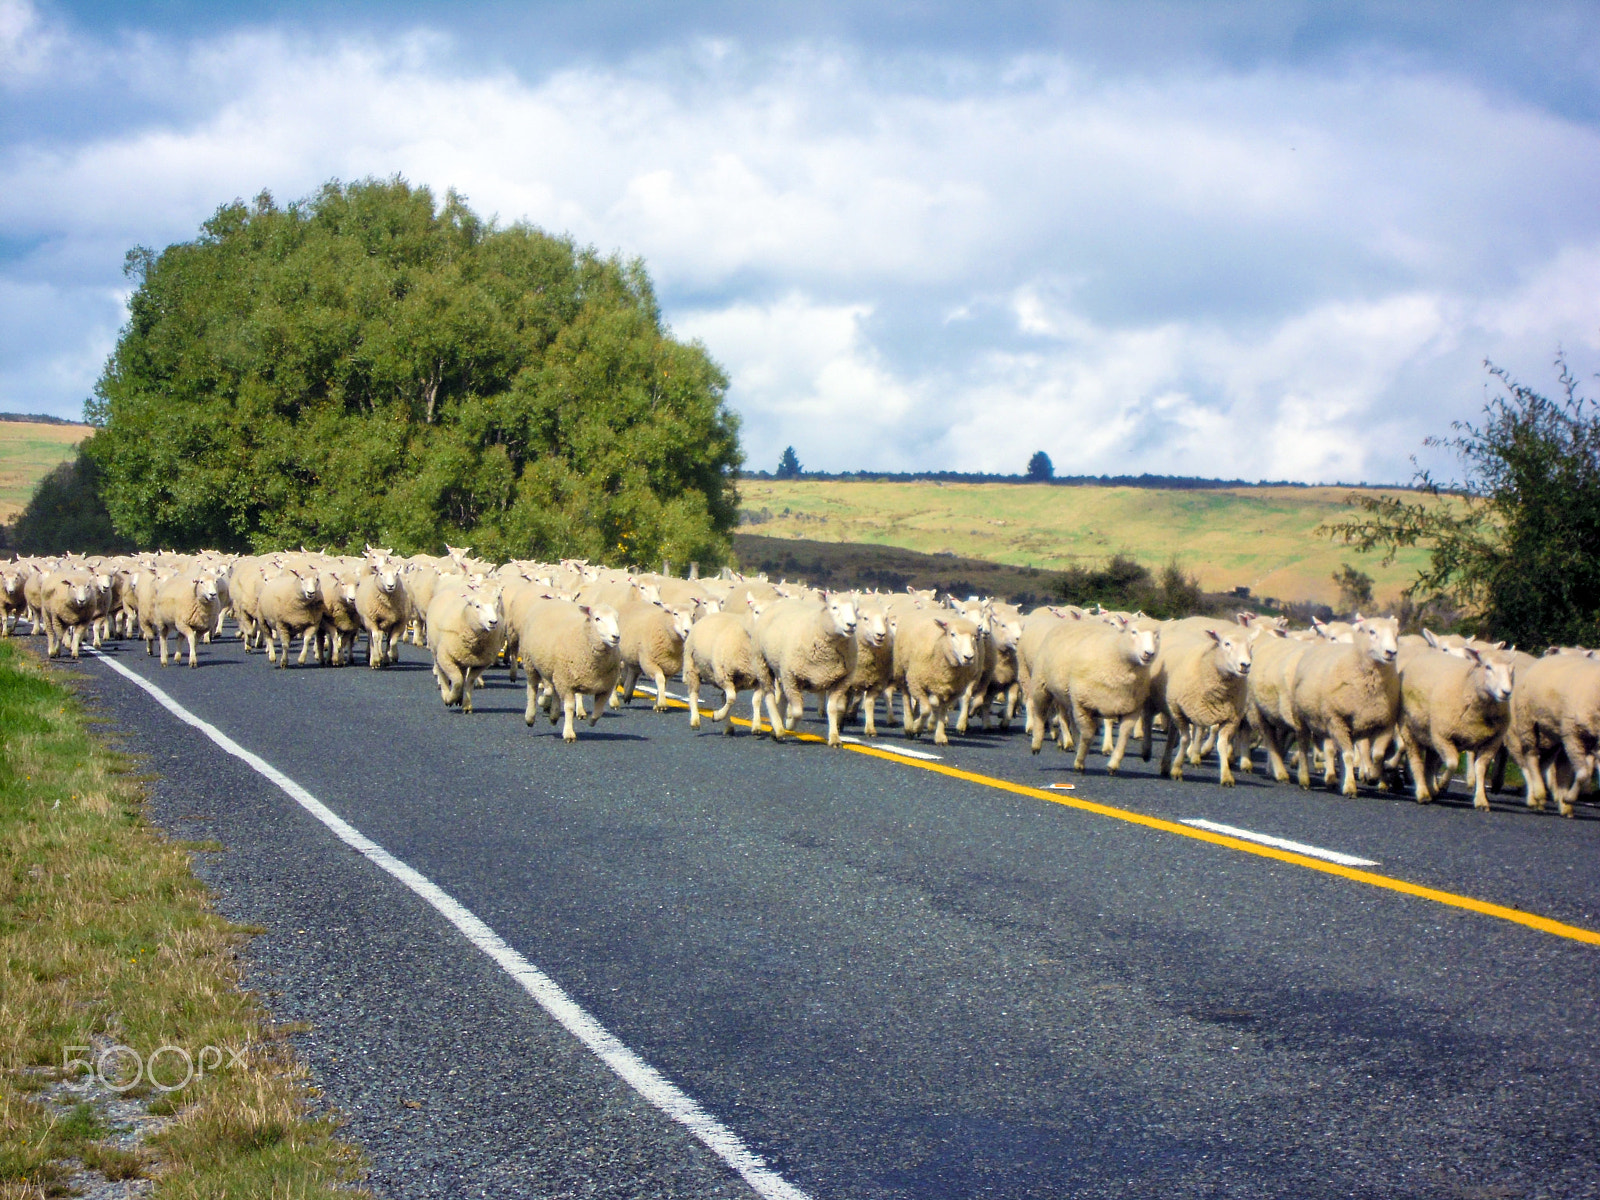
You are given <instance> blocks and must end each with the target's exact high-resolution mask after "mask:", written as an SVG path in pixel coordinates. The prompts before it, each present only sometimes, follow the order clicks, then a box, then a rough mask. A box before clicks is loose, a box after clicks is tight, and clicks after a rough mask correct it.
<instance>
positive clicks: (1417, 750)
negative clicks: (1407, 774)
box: [1400, 726, 1433, 804]
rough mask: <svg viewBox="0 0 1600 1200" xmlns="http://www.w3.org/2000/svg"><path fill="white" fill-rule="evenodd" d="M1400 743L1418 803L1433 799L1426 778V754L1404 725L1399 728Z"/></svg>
mask: <svg viewBox="0 0 1600 1200" xmlns="http://www.w3.org/2000/svg"><path fill="white" fill-rule="evenodd" d="M1400 744H1401V746H1403V747H1404V748H1405V754H1406V764H1407V765H1408V766H1409V767H1410V768H1411V790H1412V793H1413V794H1414V795H1415V796H1416V798H1417V803H1418V804H1427V803H1429V802H1431V801H1432V800H1433V788H1432V787H1431V786H1430V780H1429V778H1428V756H1427V754H1426V753H1424V751H1423V748H1422V745H1421V743H1419V742H1418V741H1417V739H1416V736H1415V735H1414V734H1412V732H1411V731H1410V730H1409V729H1407V728H1405V727H1404V726H1402V727H1401V729H1400Z"/></svg>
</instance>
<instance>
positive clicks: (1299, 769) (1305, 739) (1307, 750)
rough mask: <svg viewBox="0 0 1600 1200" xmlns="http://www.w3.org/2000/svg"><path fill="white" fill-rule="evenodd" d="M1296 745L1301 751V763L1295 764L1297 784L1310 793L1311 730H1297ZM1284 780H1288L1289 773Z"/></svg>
mask: <svg viewBox="0 0 1600 1200" xmlns="http://www.w3.org/2000/svg"><path fill="white" fill-rule="evenodd" d="M1295 743H1296V745H1297V746H1298V747H1299V750H1300V761H1299V762H1298V763H1296V764H1295V782H1296V783H1298V784H1299V785H1300V786H1301V787H1302V788H1304V789H1305V790H1307V791H1309V790H1310V789H1311V755H1312V749H1311V730H1309V729H1297V730H1295ZM1284 778H1286V779H1287V778H1288V774H1287V772H1286V773H1285V775H1284Z"/></svg>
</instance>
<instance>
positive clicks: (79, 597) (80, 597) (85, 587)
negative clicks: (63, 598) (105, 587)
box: [67, 579, 94, 608]
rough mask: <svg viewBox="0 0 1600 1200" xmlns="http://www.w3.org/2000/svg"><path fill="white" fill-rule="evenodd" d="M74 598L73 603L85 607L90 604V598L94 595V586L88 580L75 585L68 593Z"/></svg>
mask: <svg viewBox="0 0 1600 1200" xmlns="http://www.w3.org/2000/svg"><path fill="white" fill-rule="evenodd" d="M67 594H68V595H69V596H70V597H71V598H72V603H73V604H75V605H77V606H78V607H80V608H81V607H83V606H84V605H86V604H88V603H89V598H90V597H91V596H92V595H93V594H94V585H93V584H91V583H90V582H89V581H88V580H87V579H84V580H80V581H79V582H77V583H74V584H73V585H72V587H71V588H70V589H69V590H68V593H67Z"/></svg>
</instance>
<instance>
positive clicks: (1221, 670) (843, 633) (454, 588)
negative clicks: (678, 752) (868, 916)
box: [0, 547, 1600, 816]
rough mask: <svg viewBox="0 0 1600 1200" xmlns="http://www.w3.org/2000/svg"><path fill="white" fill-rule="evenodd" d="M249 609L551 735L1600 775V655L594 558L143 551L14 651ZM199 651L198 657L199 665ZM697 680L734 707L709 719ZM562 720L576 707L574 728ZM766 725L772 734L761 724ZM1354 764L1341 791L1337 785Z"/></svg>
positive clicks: (1561, 788) (308, 648)
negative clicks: (419, 669)
mask: <svg viewBox="0 0 1600 1200" xmlns="http://www.w3.org/2000/svg"><path fill="white" fill-rule="evenodd" d="M230 615H231V616H232V617H233V619H234V620H235V622H236V623H237V626H238V630H239V636H240V637H241V639H242V640H243V642H244V647H245V650H246V652H253V651H254V650H256V649H260V648H264V649H265V651H266V656H267V658H268V660H269V661H270V662H272V663H274V664H275V665H276V666H278V667H286V666H288V663H289V655H290V652H291V646H292V643H293V641H294V639H296V638H299V639H301V647H300V653H299V658H298V662H299V663H300V664H302V665H304V664H305V663H306V662H307V661H308V657H309V656H311V655H313V654H314V655H315V657H316V659H317V661H318V662H319V663H322V664H325V665H336V666H337V665H344V664H347V663H349V662H350V661H351V659H352V657H353V654H354V651H355V647H356V645H357V642H358V639H359V637H360V636H361V635H362V634H363V633H364V634H365V635H366V637H367V645H366V658H367V662H368V664H369V666H371V667H372V668H373V669H378V668H381V667H382V666H384V665H385V664H387V663H393V662H396V661H398V659H399V655H400V647H401V645H402V643H403V642H404V641H405V640H407V639H408V638H409V640H410V641H411V642H412V643H413V644H414V645H417V646H425V647H426V648H427V650H428V652H429V653H430V655H431V657H432V660H433V674H434V678H435V680H436V681H437V683H438V685H439V694H440V697H441V698H442V700H443V702H444V703H445V705H446V706H447V707H448V706H458V707H460V708H461V709H462V710H463V711H465V712H471V711H472V693H473V690H474V689H475V688H476V687H477V686H479V685H480V680H481V677H482V675H483V673H484V672H485V671H486V670H488V669H490V668H491V667H495V666H497V665H501V664H503V665H504V666H505V667H506V669H507V671H508V673H509V676H510V678H511V680H512V681H513V682H515V681H516V678H517V673H518V670H519V667H520V668H521V669H522V670H523V671H524V672H525V673H526V676H527V681H526V686H527V710H526V713H525V714H524V716H525V719H526V721H527V722H528V724H530V725H532V724H533V723H534V722H535V720H536V718H537V716H538V714H539V712H540V710H541V709H542V710H544V711H545V712H546V713H547V714H548V716H549V718H550V720H551V721H552V722H554V721H556V720H558V719H561V720H564V725H563V730H562V736H563V737H564V738H565V740H567V741H569V742H570V741H575V740H576V739H577V732H576V729H575V721H576V720H577V719H580V718H587V719H588V720H589V722H590V723H591V724H593V723H594V722H596V721H598V720H599V718H600V715H601V712H602V711H603V709H604V708H605V707H607V706H611V707H618V706H621V705H624V704H626V703H628V702H629V701H630V700H631V699H632V698H633V695H634V690H635V686H636V685H637V684H638V683H639V682H640V680H641V679H645V678H648V679H650V680H652V681H653V682H654V685H655V697H656V700H655V707H656V708H657V709H663V708H666V707H667V680H668V678H669V677H675V676H680V675H681V677H682V680H683V682H684V684H685V686H686V688H687V695H688V703H689V713H690V724H691V726H692V727H693V728H695V729H699V728H700V727H701V722H702V718H703V717H709V719H710V720H712V721H728V726H727V732H729V733H732V732H733V724H732V720H731V714H732V711H733V707H734V704H735V703H736V701H737V699H738V697H739V693H741V692H749V693H750V696H751V701H750V725H751V728H752V730H753V731H754V732H757V733H760V732H763V731H764V730H765V729H770V732H771V735H772V737H773V738H775V739H781V738H783V737H785V736H787V735H788V734H789V733H790V732H792V731H793V730H794V727H795V722H796V721H797V720H798V718H799V717H800V716H801V714H802V713H803V711H804V706H805V702H806V697H807V696H808V695H811V696H816V697H817V698H818V701H819V703H820V706H821V711H822V712H823V713H824V714H825V715H826V718H827V726H828V735H827V737H828V743H829V744H830V745H833V746H838V745H840V744H841V734H840V729H841V727H842V726H843V725H844V724H845V723H846V722H847V721H849V720H852V719H855V718H857V717H859V718H860V719H861V720H862V721H863V723H864V732H865V734H866V736H868V737H876V736H877V734H878V730H877V724H876V717H877V707H878V699H879V697H882V698H883V699H884V701H885V707H886V713H887V715H888V716H889V717H890V718H892V717H893V716H894V707H895V698H896V696H898V697H899V698H900V708H901V723H902V726H903V730H904V732H905V734H906V736H908V737H917V736H919V735H920V734H922V733H923V732H925V731H927V730H929V729H932V731H933V740H934V741H935V742H936V743H938V744H940V745H943V744H946V743H947V742H948V733H947V728H948V725H949V724H951V723H952V717H953V723H954V725H955V728H956V730H957V731H958V732H959V733H962V734H965V733H966V732H967V730H968V728H969V724H970V723H971V722H973V721H977V722H979V723H981V725H982V726H983V727H984V728H988V726H989V723H990V721H991V720H994V719H998V723H999V726H1000V728H1001V729H1002V730H1005V729H1008V728H1009V727H1010V725H1011V722H1012V721H1013V719H1014V718H1015V717H1016V716H1017V714H1018V709H1019V707H1020V708H1021V710H1022V714H1023V720H1024V728H1025V730H1026V732H1027V734H1028V735H1029V736H1030V738H1031V748H1032V750H1033V752H1034V753H1038V752H1039V750H1040V749H1041V747H1042V746H1043V743H1044V740H1045V738H1046V737H1050V738H1051V739H1052V740H1055V741H1056V742H1057V743H1058V744H1059V745H1060V746H1061V748H1062V749H1063V750H1075V751H1076V758H1075V765H1076V766H1077V767H1078V769H1080V770H1082V769H1083V766H1084V761H1085V757H1086V755H1087V754H1088V752H1089V750H1090V748H1091V742H1092V741H1093V740H1094V739H1095V736H1096V735H1097V734H1098V735H1099V736H1100V739H1101V747H1100V749H1101V752H1102V753H1105V754H1108V755H1109V761H1108V763H1107V767H1108V770H1110V771H1111V772H1113V773H1114V772H1116V770H1117V769H1118V767H1119V766H1120V764H1121V762H1122V760H1123V757H1124V755H1125V754H1126V752H1127V749H1128V744H1129V740H1130V738H1131V737H1134V736H1139V737H1141V738H1142V741H1143V747H1142V749H1143V753H1144V755H1145V757H1146V758H1149V756H1150V754H1151V741H1152V737H1153V735H1154V732H1155V730H1156V729H1157V727H1158V726H1164V728H1165V731H1166V746H1165V750H1164V752H1163V754H1162V758H1161V772H1162V774H1164V775H1169V776H1170V777H1171V778H1173V779H1181V778H1182V776H1183V770H1184V765H1185V763H1188V764H1189V765H1195V766H1198V765H1199V764H1201V763H1202V762H1203V761H1204V759H1205V757H1206V756H1207V755H1209V754H1213V753H1214V754H1215V755H1216V758H1217V762H1218V773H1219V779H1220V782H1221V783H1222V784H1223V785H1225V786H1227V785H1231V784H1232V783H1233V782H1234V777H1233V773H1232V766H1233V763H1234V761H1235V760H1237V764H1238V768H1239V769H1240V770H1241V771H1245V772H1249V771H1250V770H1251V769H1252V764H1251V751H1252V748H1253V747H1254V746H1257V745H1259V746H1262V747H1264V748H1265V750H1266V756H1267V761H1268V764H1269V766H1270V769H1271V771H1272V774H1273V775H1274V777H1275V778H1277V779H1278V780H1279V781H1280V782H1283V781H1287V780H1288V779H1289V775H1290V767H1291V764H1292V765H1293V766H1294V769H1295V771H1296V774H1297V776H1298V781H1299V783H1300V786H1301V787H1309V786H1310V785H1311V775H1312V772H1313V771H1314V770H1316V769H1318V768H1319V767H1320V769H1321V770H1322V772H1323V775H1324V781H1325V783H1326V784H1327V785H1328V786H1333V785H1334V783H1335V781H1336V779H1338V782H1339V784H1340V786H1341V788H1342V790H1343V792H1344V793H1345V794H1346V795H1350V796H1354V795H1356V791H1357V783H1358V781H1362V782H1367V783H1370V784H1374V785H1376V786H1378V787H1379V788H1382V789H1388V788H1389V787H1391V786H1393V785H1395V784H1397V783H1399V782H1400V781H1402V780H1403V779H1404V778H1405V777H1406V776H1407V775H1409V779H1410V786H1411V787H1412V789H1413V790H1414V793H1415V795H1416V798H1417V799H1418V800H1419V801H1428V800H1431V799H1433V798H1434V797H1435V796H1436V795H1438V794H1439V793H1440V792H1441V791H1442V790H1443V789H1444V788H1445V787H1447V786H1448V784H1449V781H1450V779H1451V777H1452V775H1453V773H1454V772H1455V771H1456V770H1457V769H1458V767H1459V765H1460V764H1461V762H1462V760H1463V758H1464V759H1465V761H1466V763H1467V764H1468V765H1467V770H1468V772H1469V775H1470V780H1471V784H1472V787H1473V791H1474V803H1475V805H1476V806H1477V807H1479V808H1487V807H1488V798H1487V795H1486V792H1487V790H1488V789H1489V787H1490V786H1491V785H1492V786H1493V787H1494V788H1495V789H1496V790H1498V789H1499V787H1500V786H1501V783H1502V781H1503V772H1504V770H1505V763H1506V760H1507V758H1509V759H1510V760H1512V761H1514V762H1515V763H1516V764H1517V766H1518V768H1519V769H1520V770H1521V772H1522V775H1523V779H1524V781H1525V787H1526V790H1527V802H1528V804H1529V805H1530V806H1532V807H1534V808H1538V809H1543V808H1544V807H1545V804H1546V801H1547V798H1548V797H1549V796H1551V795H1553V796H1554V797H1555V800H1556V803H1557V806H1558V808H1559V810H1560V811H1561V813H1562V814H1563V815H1564V816H1571V815H1572V811H1573V808H1572V806H1573V802H1574V801H1575V800H1576V798H1577V796H1578V794H1579V792H1580V791H1581V790H1582V789H1583V788H1584V786H1585V785H1586V784H1587V783H1588V782H1589V780H1591V779H1592V778H1594V777H1595V773H1596V763H1595V756H1596V745H1597V740H1600V660H1597V659H1596V658H1595V657H1594V655H1593V653H1592V652H1590V651H1586V650H1582V649H1579V648H1561V647H1551V648H1550V649H1549V650H1548V651H1547V652H1546V653H1545V654H1544V655H1543V656H1541V657H1537V658H1536V657H1534V656H1532V655H1529V654H1525V653H1522V652H1520V651H1517V650H1515V649H1508V648H1506V647H1505V646H1504V644H1490V643H1485V642H1481V641H1475V640H1472V639H1468V638H1462V637H1454V636H1452V637H1436V636H1434V635H1433V634H1431V633H1427V632H1424V634H1423V636H1420V637H1418V636H1401V635H1400V632H1399V628H1398V624H1397V622H1396V621H1395V620H1393V619H1392V618H1362V617H1359V616H1358V617H1356V618H1355V619H1354V620H1353V621H1351V622H1349V623H1334V624H1319V625H1317V626H1315V627H1314V628H1313V629H1310V630H1301V631H1291V630H1289V629H1287V628H1286V627H1285V623H1284V622H1283V621H1282V620H1281V619H1280V620H1273V619H1270V618H1265V617H1262V616H1259V615H1257V614H1251V613H1241V614H1239V617H1238V619H1237V621H1223V620H1218V619H1213V618H1209V617H1189V618H1185V619H1182V620H1175V621H1156V620H1153V619H1151V618H1148V617H1145V616H1143V615H1142V614H1138V613H1119V612H1107V611H1086V610H1083V609H1078V608H1074V607H1071V606H1060V607H1055V606H1046V607H1041V608H1036V609H1034V610H1033V611H1032V612H1030V613H1027V614H1023V613H1022V612H1020V611H1019V610H1018V609H1016V608H1015V607H1013V606H1011V605H1008V604H1005V603H1002V602H1000V601H997V600H992V599H978V598H972V599H968V600H957V599H954V598H950V599H947V600H945V601H944V602H940V601H939V600H938V598H937V597H936V596H935V595H934V594H933V593H931V592H915V591H908V592H904V593H898V594H883V593H876V592H871V593H862V592H855V593H845V592H829V591H818V590H815V589H811V588H807V587H805V586H803V585H790V584H786V583H770V582H768V581H767V580H766V579H764V578H762V579H746V578H743V577H740V576H738V575H734V574H732V573H730V572H724V573H723V575H722V577H720V578H716V579H693V578H691V579H678V578H674V577H672V576H670V575H661V574H647V573H630V572H625V571H621V570H615V569H610V568H602V567H594V566H590V565H589V564H587V563H583V562H576V561H564V562H561V563H554V564H550V563H535V562H511V563H507V564H505V565H503V566H498V567H497V566H494V565H492V564H490V563H486V562H482V561H480V560H478V559H475V558H473V557H472V556H471V553H470V551H465V550H457V549H454V548H449V554H448V555H447V556H445V557H432V556H428V555H413V556H411V557H409V558H401V557H397V556H395V555H393V554H392V553H390V552H389V551H387V550H382V549H375V548H371V547H369V548H368V549H367V551H366V553H365V554H364V555H361V556H343V557H340V556H331V555H327V554H315V553H308V552H304V551H302V552H299V553H277V554H269V555H262V556H255V557H233V556H227V555H222V554H215V553H202V554H197V555H177V554H170V553H159V554H144V555H139V556H137V557H132V558H97V557H81V556H68V557H66V558H56V559H22V560H18V561H15V562H12V563H9V564H4V565H0V634H4V635H7V636H9V635H10V633H11V632H12V629H13V627H14V626H15V624H16V623H17V622H18V621H20V620H23V619H28V620H30V621H31V622H32V632H33V633H37V632H39V630H40V629H41V628H42V629H43V631H44V633H45V635H46V638H47V644H48V653H49V654H50V655H51V656H52V657H54V656H56V655H57V654H59V653H62V652H64V651H66V650H70V652H71V654H72V656H73V657H74V658H76V657H77V656H78V652H79V647H80V645H81V641H82V638H83V637H84V635H85V631H87V632H88V635H89V636H90V637H91V639H92V640H93V643H94V644H95V645H99V644H100V643H101V642H102V641H103V640H104V639H106V638H110V637H118V636H121V637H133V636H135V635H138V636H140V637H142V638H143V639H144V641H145V644H146V648H147V650H149V651H150V652H151V653H154V647H155V646H156V645H157V644H159V646H160V654H161V662H162V664H163V665H165V664H166V663H167V662H168V642H167V639H168V637H169V636H170V635H172V634H177V635H180V636H181V637H183V638H184V639H186V641H187V644H188V651H189V664H190V666H193V665H195V663H196V656H197V653H198V648H197V642H198V641H210V640H211V639H212V638H213V637H217V636H220V635H221V633H222V628H223V622H224V620H225V619H226V618H227V617H228V616H230ZM180 656H181V651H180ZM702 686H709V687H711V688H713V689H715V690H716V691H717V692H718V693H720V695H721V697H722V703H721V705H720V707H717V708H716V709H715V710H714V711H709V712H703V710H702V697H701V688H702ZM558 706H559V711H558ZM763 707H764V708H765V720H764V719H763ZM1341 771H1342V777H1341Z"/></svg>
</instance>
